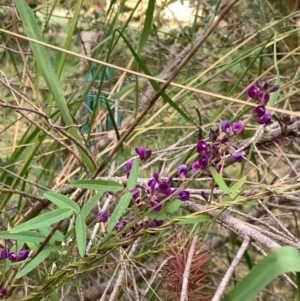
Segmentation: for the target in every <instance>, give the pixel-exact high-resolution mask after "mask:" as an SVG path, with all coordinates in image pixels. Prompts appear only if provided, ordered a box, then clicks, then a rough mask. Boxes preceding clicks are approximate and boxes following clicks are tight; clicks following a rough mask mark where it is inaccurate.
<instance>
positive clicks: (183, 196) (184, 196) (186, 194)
mask: <svg viewBox="0 0 300 301" xmlns="http://www.w3.org/2000/svg"><path fill="white" fill-rule="evenodd" d="M178 197H179V198H180V199H181V200H182V201H183V202H185V201H188V199H189V198H190V192H189V191H187V190H182V191H180V192H179V193H178Z"/></svg>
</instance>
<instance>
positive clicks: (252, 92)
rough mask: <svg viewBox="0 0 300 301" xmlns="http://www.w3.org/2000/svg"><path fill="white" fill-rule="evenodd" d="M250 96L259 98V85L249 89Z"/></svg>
mask: <svg viewBox="0 0 300 301" xmlns="http://www.w3.org/2000/svg"><path fill="white" fill-rule="evenodd" d="M248 96H249V97H250V98H252V99H257V87H256V86H251V87H250V88H249V89H248Z"/></svg>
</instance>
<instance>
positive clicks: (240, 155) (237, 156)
mask: <svg viewBox="0 0 300 301" xmlns="http://www.w3.org/2000/svg"><path fill="white" fill-rule="evenodd" d="M230 154H231V156H232V157H233V158H234V159H235V161H236V162H239V163H241V162H242V161H243V156H245V154H246V153H245V152H244V151H242V152H236V151H230Z"/></svg>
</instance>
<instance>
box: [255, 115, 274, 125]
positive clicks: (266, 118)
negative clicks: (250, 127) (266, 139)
mask: <svg viewBox="0 0 300 301" xmlns="http://www.w3.org/2000/svg"><path fill="white" fill-rule="evenodd" d="M271 119H272V115H271V114H270V113H266V114H265V115H264V116H263V117H261V118H259V119H257V122H258V123H259V124H268V123H270V122H271Z"/></svg>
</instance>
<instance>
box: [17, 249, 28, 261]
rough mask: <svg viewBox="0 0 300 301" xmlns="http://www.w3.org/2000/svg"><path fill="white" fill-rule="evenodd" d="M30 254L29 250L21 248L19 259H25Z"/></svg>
mask: <svg viewBox="0 0 300 301" xmlns="http://www.w3.org/2000/svg"><path fill="white" fill-rule="evenodd" d="M28 256H29V251H28V250H21V251H20V252H19V254H18V261H21V260H25V259H27V258H28Z"/></svg>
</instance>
